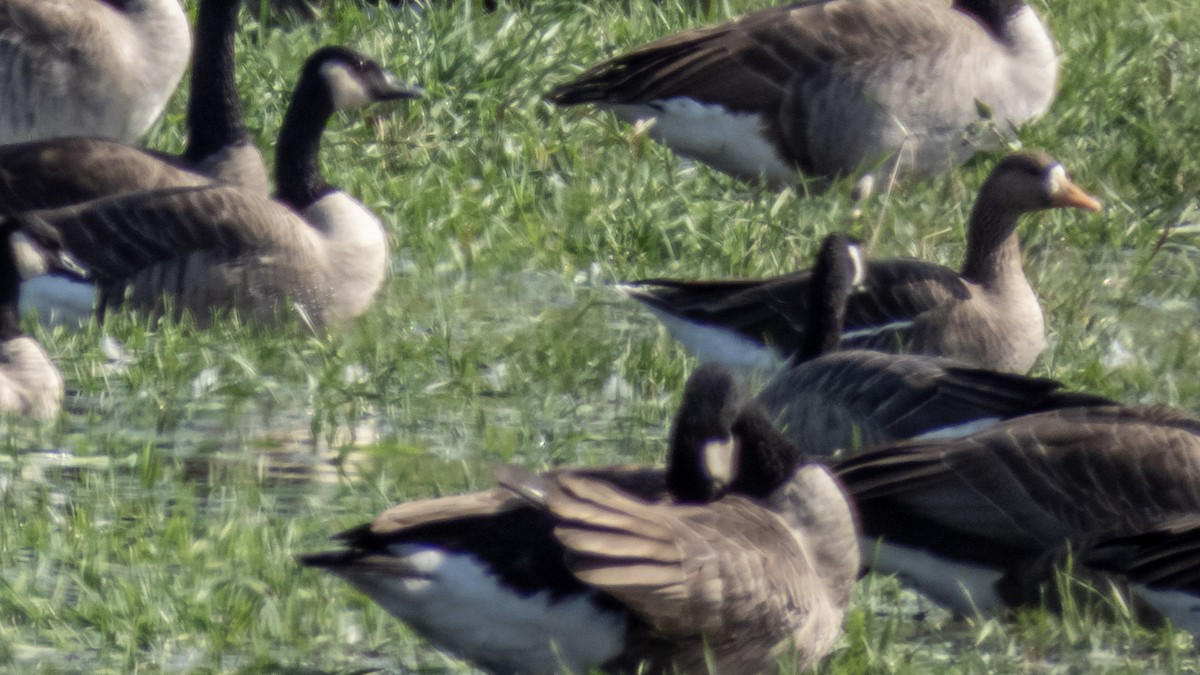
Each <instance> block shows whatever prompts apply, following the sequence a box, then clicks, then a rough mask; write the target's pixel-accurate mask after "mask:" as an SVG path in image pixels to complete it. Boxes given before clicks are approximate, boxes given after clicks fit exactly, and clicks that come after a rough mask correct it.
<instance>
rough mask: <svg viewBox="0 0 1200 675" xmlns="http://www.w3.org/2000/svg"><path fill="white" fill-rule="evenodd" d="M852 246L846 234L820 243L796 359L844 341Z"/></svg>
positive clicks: (812, 356) (810, 356)
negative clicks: (806, 322)
mask: <svg viewBox="0 0 1200 675" xmlns="http://www.w3.org/2000/svg"><path fill="white" fill-rule="evenodd" d="M849 247H850V241H849V240H848V239H847V238H846V237H845V236H843V235H836V234H831V235H829V236H828V237H826V238H825V241H823V242H822V243H821V251H820V253H819V254H818V255H817V264H816V266H815V267H814V268H813V274H812V278H811V281H810V282H809V289H808V290H809V302H808V311H809V321H808V325H807V327H806V329H805V331H804V337H803V339H802V340H801V342H800V349H799V351H797V352H796V354H795V355H794V356H793V357H792V362H793V363H803V362H805V361H808V360H810V359H815V358H816V357H818V356H820V355H822V354H827V353H829V352H832V351H835V350H836V349H837V348H838V346H839V345H840V344H841V342H842V324H843V323H844V320H845V316H846V299H847V298H849V297H850V291H851V290H853V289H852V288H851V286H852V283H853V277H854V269H853V265H854V263H853V262H852V261H851V260H850V253H849Z"/></svg>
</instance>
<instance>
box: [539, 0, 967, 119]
mask: <svg viewBox="0 0 1200 675" xmlns="http://www.w3.org/2000/svg"><path fill="white" fill-rule="evenodd" d="M909 4H912V5H915V7H908V8H907V9H905V10H904V11H897V2H896V0H855V1H854V2H845V1H833V2H805V3H800V4H795V5H791V6H788V7H778V8H771V9H766V10H763V11H759V12H754V13H751V14H747V15H744V16H741V17H738V18H735V19H732V20H730V21H727V22H725V23H722V24H719V25H716V26H711V27H707V28H698V29H694V30H690V31H684V32H682V33H678V34H675V35H671V36H668V37H665V38H662V39H660V40H656V41H654V42H651V43H649V44H647V45H644V46H642V47H639V48H638V49H635V50H633V51H631V52H629V53H627V54H624V55H622V56H619V57H617V58H615V59H613V60H611V61H608V62H606V63H603V64H601V65H599V66H596V67H595V68H592V69H591V70H589V71H587V72H585V73H583V74H582V75H580V76H579V77H578V78H576V79H575V80H574V81H573V82H570V83H568V84H566V85H563V86H560V87H558V88H556V89H554V90H553V91H551V92H550V93H549V94H548V98H549V99H550V100H551V101H553V102H556V103H560V104H564V105H573V104H578V103H589V102H603V103H614V104H637V103H649V102H652V101H659V100H666V99H670V98H674V97H679V96H686V97H688V98H692V99H694V100H697V101H699V102H702V103H715V104H720V105H722V106H723V107H725V108H727V109H729V110H734V111H739V110H745V111H752V112H757V111H761V110H775V109H778V108H779V107H780V106H782V105H783V104H784V101H785V100H786V98H787V97H788V96H791V95H794V94H796V93H800V92H801V91H802V88H798V87H794V86H792V85H793V83H794V82H795V81H796V80H797V79H804V78H810V79H813V80H817V79H819V78H821V77H822V76H825V75H826V73H827V72H828V69H829V68H830V67H831V66H833V64H845V63H848V62H870V61H874V60H878V59H879V58H880V55H887V57H888V58H893V57H894V58H897V59H901V58H905V55H906V54H916V53H919V52H920V50H921V49H923V48H925V49H928V42H929V41H930V40H934V39H944V37H945V35H946V33H945V32H944V31H940V30H936V29H935V28H937V27H939V26H944V24H945V22H946V21H947V20H948V19H949V18H950V17H949V12H947V11H946V8H945V7H942V8H940V11H939V8H938V7H936V3H909ZM789 87H790V88H791V90H793V91H792V93H790V94H789Z"/></svg>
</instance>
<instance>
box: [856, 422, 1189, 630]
mask: <svg viewBox="0 0 1200 675" xmlns="http://www.w3.org/2000/svg"><path fill="white" fill-rule="evenodd" d="M836 469H837V473H838V476H839V477H840V478H841V480H842V481H843V483H844V484H845V485H846V488H847V490H848V491H849V493H850V494H851V495H852V496H853V498H854V500H855V503H856V504H857V506H858V510H859V514H860V517H861V519H862V527H863V532H864V536H865V537H867V538H868V539H869V540H875V539H876V538H879V539H881V540H882V544H881V546H880V547H879V548H876V547H871V546H868V547H866V548H865V549H864V550H866V551H868V553H867V556H868V558H867V559H868V562H871V561H872V560H873V561H874V564H875V565H876V567H877V568H878V569H882V570H883V571H893V572H899V573H901V574H905V575H909V576H911V577H914V578H918V579H919V578H922V577H925V578H926V580H927V581H928V582H929V583H930V586H928V587H924V590H926V591H927V592H930V594H931V595H933V596H934V597H935V598H937V599H939V600H941V601H942V602H946V603H947V604H951V605H953V606H956V607H958V608H959V609H961V610H963V611H973V610H972V609H971V608H977V609H979V610H982V611H989V610H994V609H996V608H997V606H999V605H1001V604H1006V603H1010V602H1012V601H1014V599H1015V598H1013V597H1011V596H1006V593H1005V592H1006V590H1007V589H1011V588H1021V587H1027V586H1028V584H1027V583H1025V582H1020V581H1018V580H1015V579H1011V578H1010V579H1005V575H1006V574H1008V575H1012V574H1019V573H1020V571H1021V569H1022V566H1023V565H1026V564H1027V563H1028V562H1029V561H1030V560H1031V559H1035V558H1037V557H1039V556H1044V555H1046V554H1047V553H1053V552H1055V551H1058V550H1063V549H1065V548H1066V547H1071V548H1072V549H1073V550H1076V551H1078V550H1086V549H1087V548H1088V547H1090V546H1091V545H1093V544H1095V543H1096V542H1099V541H1104V540H1108V539H1112V538H1117V537H1123V536H1130V535H1135V534H1138V533H1141V532H1145V531H1147V530H1149V529H1152V528H1154V527H1156V526H1157V525H1158V524H1160V523H1163V522H1166V521H1169V520H1172V519H1175V518H1179V517H1185V516H1190V515H1194V514H1196V513H1200V487H1198V486H1200V482H1198V481H1197V480H1196V477H1197V476H1200V423H1198V422H1197V421H1196V420H1194V419H1192V418H1191V417H1188V416H1186V415H1183V414H1182V413H1179V412H1177V411H1175V410H1172V409H1169V408H1164V407H1150V408H1125V407H1121V406H1093V407H1087V408H1068V409H1062V410H1056V411H1051V412H1045V413H1040V414H1036V415H1028V416H1024V417H1019V418H1016V419H1013V420H1011V421H1008V422H1004V423H1001V424H999V425H996V426H995V427H993V428H991V429H988V430H986V431H983V432H981V433H978V434H975V435H972V436H969V437H967V438H964V439H959V440H950V441H928V442H911V443H905V444H899V445H896V446H892V447H889V448H885V449H881V450H877V451H874V452H869V453H865V454H863V455H860V456H858V457H852V458H850V459H848V460H845V461H843V462H841V463H839V464H838V465H837V467H836ZM870 551H876V553H875V554H872V553H871V552H870ZM875 556H877V557H875ZM934 558H938V559H942V560H948V561H955V562H956V563H957V564H960V566H961V565H969V566H973V567H975V568H983V569H987V570H992V572H991V573H988V574H989V576H987V577H986V578H987V582H986V583H985V584H983V585H973V583H972V582H964V581H963V579H962V578H961V577H959V576H957V575H955V574H946V573H945V572H943V573H942V574H941V575H940V578H938V577H939V575H938V573H936V572H934V574H933V575H930V574H929V572H930V571H931V570H932V569H933V566H932V563H933V562H934ZM914 564H915V567H914ZM930 576H933V577H934V578H932V579H930V578H929V577H930ZM963 587H966V588H968V589H970V591H969V592H970V593H971V597H963V590H962V588H963Z"/></svg>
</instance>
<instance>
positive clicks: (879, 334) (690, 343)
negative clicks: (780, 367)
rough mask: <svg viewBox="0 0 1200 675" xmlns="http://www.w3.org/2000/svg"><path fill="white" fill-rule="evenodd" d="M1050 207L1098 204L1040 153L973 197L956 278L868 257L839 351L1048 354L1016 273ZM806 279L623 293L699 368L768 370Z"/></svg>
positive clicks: (1004, 358) (1002, 362)
mask: <svg viewBox="0 0 1200 675" xmlns="http://www.w3.org/2000/svg"><path fill="white" fill-rule="evenodd" d="M1052 208H1079V209H1084V210H1088V211H1095V210H1098V209H1099V208H1100V203H1099V202H1098V201H1096V199H1095V198H1093V197H1091V196H1090V195H1088V194H1087V193H1086V192H1084V191H1083V190H1081V189H1080V188H1079V187H1078V186H1076V185H1075V184H1074V183H1072V182H1071V181H1070V180H1069V179H1068V178H1067V174H1066V171H1065V170H1064V169H1063V167H1062V165H1061V164H1059V163H1058V162H1057V161H1055V160H1054V158H1052V157H1050V156H1049V155H1047V154H1045V153H1040V152H1019V153H1014V154H1011V155H1009V156H1007V157H1005V158H1004V159H1002V160H1000V162H999V163H998V164H997V165H996V168H994V169H993V170H992V172H991V174H990V175H989V176H988V178H987V180H986V181H985V182H984V184H983V186H982V187H981V188H980V190H979V197H978V199H976V201H975V207H974V209H973V210H972V212H971V220H970V222H969V223H968V225H967V250H966V254H965V256H964V258H963V265H962V269H961V270H960V271H959V272H955V271H953V270H951V269H949V268H946V267H942V266H940V265H936V264H933V263H928V262H924V261H920V260H911V259H894V260H872V261H870V262H869V264H868V265H867V270H866V278H865V280H864V283H863V285H862V287H861V289H859V290H856V291H855V292H854V293H852V294H851V295H850V297H849V299H848V300H847V304H846V312H845V331H844V332H843V333H842V340H841V343H842V345H843V346H844V347H846V348H858V349H873V350H878V351H886V352H905V353H916V354H933V355H937V356H945V357H950V358H954V359H958V360H960V361H962V362H963V363H965V364H969V365H973V366H978V367H983V368H992V369H995V370H1005V371H1012V372H1019V373H1023V372H1025V371H1027V370H1028V369H1029V368H1030V366H1032V365H1033V362H1034V360H1035V359H1036V358H1037V356H1038V354H1040V353H1041V352H1042V349H1043V348H1044V347H1045V343H1046V339H1045V327H1044V325H1043V321H1042V308H1041V305H1039V304H1038V300H1037V296H1036V295H1035V294H1034V292H1033V289H1032V288H1030V286H1029V281H1028V280H1027V279H1026V278H1025V271H1024V269H1023V268H1022V266H1021V245H1020V243H1019V241H1018V238H1017V231H1016V226H1017V221H1018V219H1019V218H1020V216H1021V215H1022V214H1024V213H1028V212H1031V211H1039V210H1043V209H1052ZM810 278H811V272H810V271H808V270H804V271H801V272H796V273H793V274H789V275H785V276H781V277H774V278H770V279H755V280H731V281H677V280H671V279H649V280H643V281H636V282H633V283H629V284H624V285H622V286H620V289H621V290H622V291H623V292H625V293H626V294H627V295H629V296H630V297H633V298H635V299H637V300H639V301H641V302H642V303H644V304H645V305H646V306H647V307H648V308H649V309H650V310H651V311H652V312H654V314H655V315H656V316H657V317H658V318H659V319H660V320H662V322H663V323H664V324H666V326H667V328H668V329H670V330H671V332H672V333H673V334H674V335H675V337H676V338H678V339H679V340H680V341H681V342H683V344H684V346H685V347H687V348H688V349H690V350H691V351H692V352H693V353H695V354H696V355H697V356H699V357H700V359H701V360H702V361H719V362H723V363H727V364H729V365H733V366H739V367H753V368H759V367H765V366H768V365H771V364H773V363H775V362H776V361H777V360H778V359H779V357H783V358H788V357H790V356H791V355H792V354H794V353H795V352H796V350H797V349H798V348H799V345H800V344H801V343H802V342H803V340H804V332H805V330H806V326H807V324H808V321H809V320H810V317H811V316H812V311H811V309H810V308H809V307H808V303H809V297H810V295H811V294H810V291H809V288H808V287H809V282H810Z"/></svg>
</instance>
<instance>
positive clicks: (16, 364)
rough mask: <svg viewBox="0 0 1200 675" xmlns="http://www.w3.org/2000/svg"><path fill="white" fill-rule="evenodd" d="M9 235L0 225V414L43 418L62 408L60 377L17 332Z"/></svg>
mask: <svg viewBox="0 0 1200 675" xmlns="http://www.w3.org/2000/svg"><path fill="white" fill-rule="evenodd" d="M13 236H14V233H13V228H12V227H11V225H3V226H0V413H10V414H18V415H29V416H31V417H37V418H41V419H47V418H51V417H54V416H55V415H57V414H58V412H59V410H60V409H61V407H62V399H63V378H62V374H61V373H59V372H58V368H57V367H56V366H55V365H54V362H53V361H51V360H50V355H49V354H47V353H46V350H45V349H43V348H42V345H41V344H39V343H38V341H37V340H35V339H33V338H31V337H29V336H28V335H25V334H24V333H23V332H21V314H20V312H19V311H18V300H19V298H20V287H21V275H20V272H19V270H18V269H17V261H16V254H15V253H14V251H13V244H12V237H13ZM57 255H58V254H57V253H56V252H53V251H51V252H48V254H47V257H53V256H57Z"/></svg>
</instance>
